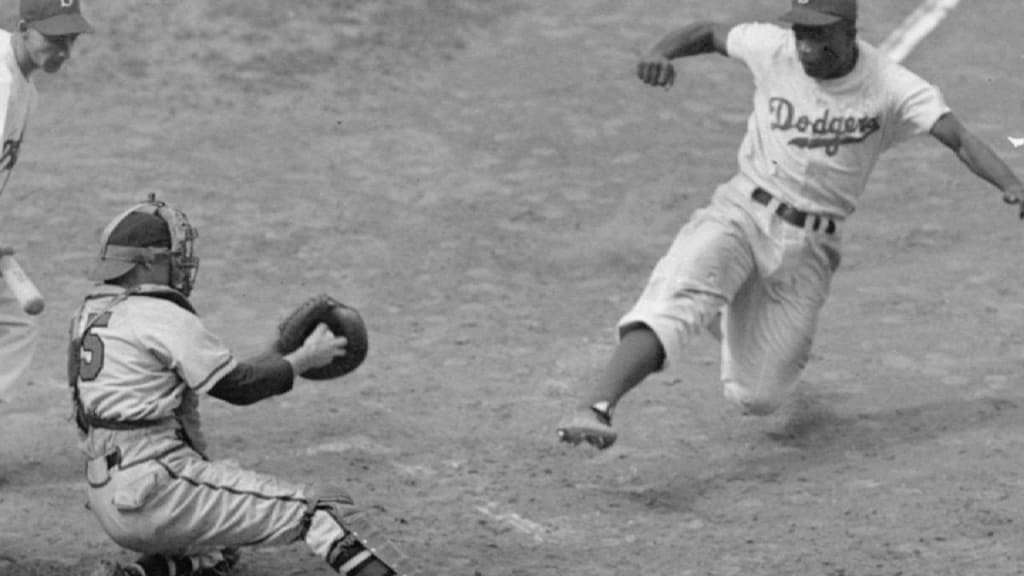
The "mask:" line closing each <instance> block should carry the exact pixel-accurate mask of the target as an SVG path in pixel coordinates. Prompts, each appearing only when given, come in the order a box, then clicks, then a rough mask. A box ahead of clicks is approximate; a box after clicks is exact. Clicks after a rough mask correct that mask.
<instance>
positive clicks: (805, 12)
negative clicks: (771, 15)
mask: <svg viewBox="0 0 1024 576" xmlns="http://www.w3.org/2000/svg"><path fill="white" fill-rule="evenodd" d="M780 20H782V21H783V22H789V23H791V24H800V25H802V26H828V25H830V24H835V23H836V22H840V21H842V20H847V21H849V22H856V21H857V0H793V7H792V8H791V9H790V11H789V12H786V13H785V14H783V15H782V17H781V18H780Z"/></svg>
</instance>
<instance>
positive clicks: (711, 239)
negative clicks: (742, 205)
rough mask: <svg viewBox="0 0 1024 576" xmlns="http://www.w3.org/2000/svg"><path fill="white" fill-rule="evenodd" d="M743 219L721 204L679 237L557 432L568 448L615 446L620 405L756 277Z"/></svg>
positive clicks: (675, 359) (677, 359)
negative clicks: (613, 421) (604, 361)
mask: <svg viewBox="0 0 1024 576" xmlns="http://www.w3.org/2000/svg"><path fill="white" fill-rule="evenodd" d="M744 218H745V216H743V215H742V214H741V213H739V212H736V211H735V209H734V208H731V207H730V206H729V205H728V202H727V201H725V200H724V199H718V200H716V202H715V203H713V204H712V206H711V207H709V208H706V209H703V210H700V211H698V212H696V213H695V214H694V216H693V218H692V219H691V221H690V222H689V223H687V224H686V225H685V226H684V227H683V228H682V229H681V230H680V231H679V234H677V236H676V238H675V241H674V242H673V243H672V246H671V247H670V248H669V250H668V252H667V253H666V254H665V255H664V256H663V257H662V258H661V260H659V262H658V264H657V266H655V268H654V271H653V272H652V273H651V276H650V278H649V280H648V283H647V286H646V288H645V289H644V292H643V293H642V294H641V296H640V298H639V300H638V301H637V302H636V304H635V305H634V307H633V309H632V310H631V311H629V312H628V313H627V314H626V315H625V316H623V318H622V319H621V320H620V322H619V343H618V345H617V347H616V349H615V351H614V353H613V354H612V357H611V359H610V360H609V362H608V364H607V365H606V366H605V368H604V371H603V372H602V373H601V375H600V377H599V379H598V381H597V384H596V385H595V386H594V388H592V389H591V390H590V391H589V392H588V393H587V394H586V395H585V396H584V397H583V399H582V400H581V401H580V403H579V404H578V405H577V406H576V408H575V410H574V411H573V413H572V414H571V415H570V416H569V417H568V418H566V419H565V420H563V422H562V423H561V424H560V426H559V428H558V436H559V438H560V439H561V440H562V441H563V442H569V443H572V444H579V443H581V442H587V443H589V444H591V445H593V446H596V447H597V448H602V449H603V448H607V447H609V446H611V445H612V444H613V443H614V442H615V440H616V438H617V434H616V433H615V431H614V429H613V428H612V426H611V417H612V412H613V411H614V409H615V406H616V405H617V404H618V402H619V401H620V400H621V399H622V397H623V396H625V395H626V393H627V392H629V391H630V390H631V389H633V388H634V387H636V386H637V385H638V384H640V383H641V382H642V381H643V380H644V379H645V378H646V377H647V376H649V375H650V374H652V373H654V372H658V371H660V370H663V369H666V368H670V367H672V366H678V365H680V363H681V362H682V360H683V351H684V349H685V346H686V344H687V343H688V342H690V341H692V340H693V339H694V338H695V337H697V336H698V335H699V334H701V333H702V332H703V331H704V330H706V329H707V328H708V327H709V325H710V324H711V323H712V322H717V320H718V315H719V313H720V311H721V309H722V307H723V306H724V305H725V304H726V303H727V302H728V301H729V300H730V298H731V297H732V294H734V293H735V292H736V291H737V290H738V289H739V288H740V286H741V285H742V284H743V283H744V282H745V281H746V279H747V278H748V277H749V276H750V274H751V272H752V270H753V266H754V262H753V257H752V255H751V250H750V248H749V245H748V241H747V237H746V232H745V230H744V226H743V224H742V223H741V222H742V221H743V220H744Z"/></svg>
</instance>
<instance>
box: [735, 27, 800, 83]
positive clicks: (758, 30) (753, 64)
mask: <svg viewBox="0 0 1024 576" xmlns="http://www.w3.org/2000/svg"><path fill="white" fill-rule="evenodd" d="M789 39H790V33H789V31H788V30H786V29H784V28H780V27H779V26H776V25H774V24H766V23H763V22H748V23H743V24H737V25H735V26H733V27H732V28H731V29H730V30H729V35H728V36H727V37H726V39H725V51H726V53H727V54H728V55H729V57H730V58H735V59H737V60H741V61H742V62H743V63H745V64H746V65H747V67H748V68H750V70H751V72H753V73H754V76H760V75H761V74H762V73H764V72H765V71H766V70H767V68H768V66H769V65H770V63H771V61H772V59H773V58H774V57H775V55H776V54H777V53H778V52H779V51H780V50H782V49H783V48H785V46H786V43H787V42H788V41H789Z"/></svg>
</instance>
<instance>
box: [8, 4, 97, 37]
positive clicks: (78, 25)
mask: <svg viewBox="0 0 1024 576" xmlns="http://www.w3.org/2000/svg"><path fill="white" fill-rule="evenodd" d="M80 3H81V0H21V19H22V21H23V22H25V25H26V26H28V27H29V28H32V29H34V30H36V31H37V32H39V33H40V34H43V35H46V36H64V35H66V34H85V33H90V32H92V31H93V28H92V26H91V25H90V24H89V22H88V21H86V19H85V17H84V16H82V7H81V6H80V5H79V4H80Z"/></svg>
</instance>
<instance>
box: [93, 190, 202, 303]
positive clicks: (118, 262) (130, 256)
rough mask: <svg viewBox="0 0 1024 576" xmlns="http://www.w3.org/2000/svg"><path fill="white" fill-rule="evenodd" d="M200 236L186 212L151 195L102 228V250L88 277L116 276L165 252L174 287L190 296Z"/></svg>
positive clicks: (150, 261) (195, 272)
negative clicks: (168, 260) (196, 241)
mask: <svg viewBox="0 0 1024 576" xmlns="http://www.w3.org/2000/svg"><path fill="white" fill-rule="evenodd" d="M198 236H199V233H198V232H197V231H196V229H195V228H193V227H192V226H191V225H190V224H189V222H188V217H187V216H185V213H184V212H182V211H181V210H178V209H176V208H173V207H171V206H168V205H167V204H165V203H163V202H160V201H159V200H157V199H156V197H155V196H153V195H150V197H149V200H148V201H146V202H143V203H142V204H137V205H135V206H133V207H131V208H129V209H128V210H125V211H124V212H122V213H121V214H119V215H118V216H117V217H116V218H114V219H113V221H111V222H110V224H107V227H106V228H104V229H103V234H102V236H101V238H100V254H99V257H98V258H97V260H96V263H95V265H94V266H93V268H92V270H90V271H89V279H90V280H93V281H95V282H103V281H107V280H114V279H116V278H120V277H121V276H124V275H125V274H127V273H128V272H129V271H130V270H131V269H132V268H134V267H135V266H136V265H138V264H143V265H147V266H148V265H150V264H152V263H153V261H154V260H155V259H156V257H157V256H158V255H162V254H166V255H168V256H169V258H170V261H171V282H170V285H171V288H174V289H175V290H177V291H179V292H181V293H182V294H184V295H186V296H188V295H189V294H190V293H191V292H192V287H193V286H195V282H196V275H197V274H198V273H199V257H198V256H196V254H195V239H196V238H197V237H198Z"/></svg>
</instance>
